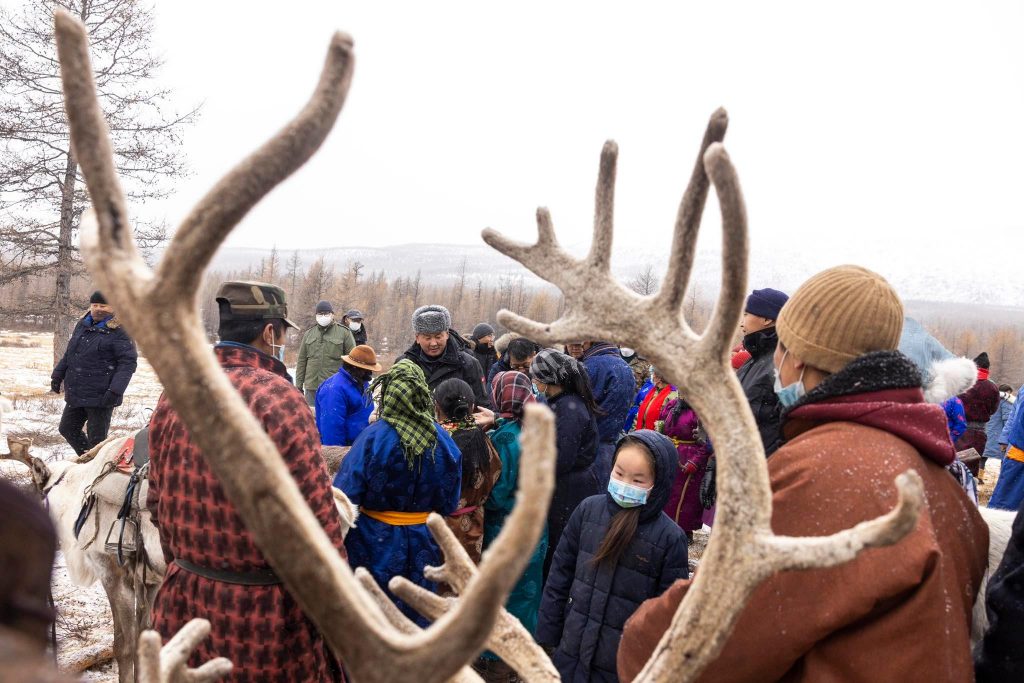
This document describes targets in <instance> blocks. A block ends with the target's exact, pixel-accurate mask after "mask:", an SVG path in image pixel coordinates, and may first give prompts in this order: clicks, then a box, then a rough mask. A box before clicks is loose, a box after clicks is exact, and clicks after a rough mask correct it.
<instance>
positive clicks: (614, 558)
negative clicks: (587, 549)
mask: <svg viewBox="0 0 1024 683" xmlns="http://www.w3.org/2000/svg"><path fill="white" fill-rule="evenodd" d="M625 446H639V447H640V448H641V449H642V450H643V452H644V453H645V454H646V455H647V459H648V461H649V462H650V463H651V469H652V471H654V472H657V471H658V468H657V464H656V462H655V459H654V454H653V453H651V451H650V449H649V448H647V446H646V445H645V444H644V442H643V441H641V440H640V439H638V438H636V437H635V436H624V437H622V438H621V439H619V442H618V444H616V446H615V456H614V457H613V458H612V467H615V461H616V460H617V459H618V457H619V452H620V451H621V450H622V449H623V448H624V447H625ZM643 509H644V506H643V505H638V506H637V507H635V508H622V509H621V510H619V511H618V512H616V513H615V515H614V516H613V517H612V523H611V524H609V525H608V531H606V532H605V534H604V538H603V539H601V545H600V546H599V547H598V549H597V553H596V554H595V555H594V557H593V559H591V563H592V564H593V565H594V566H595V567H596V566H599V565H606V566H612V567H614V566H615V565H616V564H618V562H619V559H620V558H621V557H622V553H624V552H626V548H628V547H629V544H630V543H632V542H633V536H635V535H636V528H637V526H638V525H639V524H640V511H641V510H643Z"/></svg>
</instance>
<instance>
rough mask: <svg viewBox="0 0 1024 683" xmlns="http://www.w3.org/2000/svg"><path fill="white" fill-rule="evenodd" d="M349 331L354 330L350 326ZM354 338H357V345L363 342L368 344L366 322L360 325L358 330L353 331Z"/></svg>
mask: <svg viewBox="0 0 1024 683" xmlns="http://www.w3.org/2000/svg"><path fill="white" fill-rule="evenodd" d="M346 327H348V326H347V325H346ZM349 332H352V329H351V328H349ZM352 338H353V339H355V340H356V346H360V345H362V344H366V339H367V332H366V323H363V324H362V325H360V326H359V331H358V332H352Z"/></svg>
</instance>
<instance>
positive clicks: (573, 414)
mask: <svg viewBox="0 0 1024 683" xmlns="http://www.w3.org/2000/svg"><path fill="white" fill-rule="evenodd" d="M548 407H549V408H551V410H552V411H554V413H555V445H556V447H557V449H558V457H557V459H556V461H555V491H554V493H553V494H552V495H551V507H549V508H548V555H547V558H546V561H545V564H544V567H545V573H546V571H547V566H548V564H549V563H550V561H551V557H552V556H553V555H554V554H555V548H556V547H557V546H558V539H559V538H560V537H561V535H562V529H564V528H565V525H566V524H568V523H569V517H570V516H571V515H572V513H573V510H575V509H576V508H577V506H579V504H580V503H581V502H583V499H585V498H588V497H590V496H593V495H594V494H596V493H600V492H601V491H602V490H603V489H604V488H605V486H607V484H608V482H607V481H604V482H599V481H598V480H597V477H596V476H595V472H594V464H595V460H596V458H597V420H596V419H595V418H594V414H593V413H591V412H590V410H588V409H587V405H586V404H585V403H584V402H583V399H581V398H580V397H579V396H577V395H576V394H559V395H558V396H556V397H554V398H552V399H550V400H549V403H548Z"/></svg>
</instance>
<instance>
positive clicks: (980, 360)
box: [974, 351, 991, 370]
mask: <svg viewBox="0 0 1024 683" xmlns="http://www.w3.org/2000/svg"><path fill="white" fill-rule="evenodd" d="M974 364H975V365H977V366H978V367H979V368H981V369H982V370H988V369H989V368H990V367H991V363H990V362H989V360H988V352H987V351H982V352H981V353H979V354H978V355H977V356H975V357H974Z"/></svg>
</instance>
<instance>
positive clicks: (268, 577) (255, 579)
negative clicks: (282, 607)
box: [174, 558, 281, 586]
mask: <svg viewBox="0 0 1024 683" xmlns="http://www.w3.org/2000/svg"><path fill="white" fill-rule="evenodd" d="M174 564H176V565H178V566H179V567H181V568H182V569H184V570H185V571H187V572H189V573H190V574H195V575H196V576H201V577H203V578H204V579H210V580H211V581H220V582H221V583H233V584H237V585H239V586H276V585H279V584H280V583H281V579H279V578H278V577H277V574H275V573H274V570H273V569H271V568H270V567H267V568H266V569H254V570H252V571H249V572H233V571H228V570H225V569H211V568H210V567H203V566H201V565H198V564H196V563H194V562H189V561H188V560H182V559H180V558H179V559H176V560H174Z"/></svg>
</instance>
